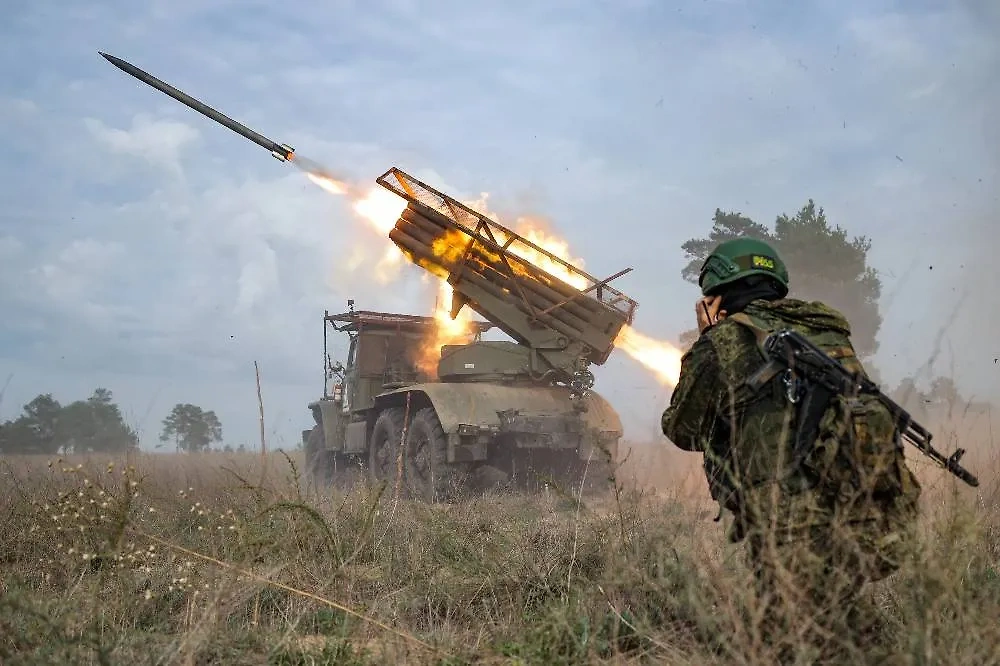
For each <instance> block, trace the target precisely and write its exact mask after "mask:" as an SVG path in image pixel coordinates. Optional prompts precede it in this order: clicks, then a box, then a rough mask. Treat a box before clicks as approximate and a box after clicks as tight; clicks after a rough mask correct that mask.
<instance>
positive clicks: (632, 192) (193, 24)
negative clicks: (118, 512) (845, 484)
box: [0, 0, 1000, 446]
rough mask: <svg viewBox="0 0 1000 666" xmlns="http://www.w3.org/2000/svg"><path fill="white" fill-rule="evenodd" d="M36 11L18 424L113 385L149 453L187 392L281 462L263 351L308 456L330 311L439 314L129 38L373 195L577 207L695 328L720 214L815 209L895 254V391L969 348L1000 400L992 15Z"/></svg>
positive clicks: (11, 161) (3, 223) (406, 272)
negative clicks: (411, 183) (394, 170)
mask: <svg viewBox="0 0 1000 666" xmlns="http://www.w3.org/2000/svg"><path fill="white" fill-rule="evenodd" d="M9 4H10V7H9V8H8V11H7V12H6V14H7V19H6V20H5V21H4V22H3V25H2V26H0V32H2V33H3V34H2V36H3V39H2V40H0V53H2V54H3V58H2V59H0V71H2V74H3V76H2V77H0V133H2V134H3V137H4V149H5V150H4V152H5V156H6V157H5V159H4V160H3V161H2V162H0V169H2V173H0V193H2V196H3V200H4V201H6V204H5V205H4V207H3V209H2V211H0V280H2V284H3V289H2V290H0V307H2V314H3V325H2V326H0V382H4V381H6V380H7V379H8V378H9V384H8V385H7V389H6V393H5V395H4V399H3V403H2V405H0V417H2V418H10V417H12V416H14V415H15V414H16V413H17V411H19V409H20V405H22V404H23V403H24V402H26V401H28V400H30V399H31V398H32V397H33V396H34V395H36V394H38V393H39V392H53V393H54V394H55V396H56V397H57V398H59V399H61V400H63V401H71V400H73V399H76V398H82V397H86V395H88V394H89V393H90V391H91V390H92V389H93V388H94V387H95V386H105V387H108V388H110V389H111V390H112V391H113V392H114V393H115V394H116V396H117V397H118V399H119V400H120V403H121V404H122V406H123V408H124V409H125V411H126V413H127V415H128V417H129V419H130V420H131V421H132V422H133V423H135V424H136V425H137V426H138V427H140V428H141V430H142V432H143V439H144V442H145V443H146V444H147V445H153V444H155V443H156V439H157V435H158V432H159V428H160V421H161V420H162V418H163V417H164V416H165V414H166V413H167V412H168V411H169V409H170V407H171V406H172V405H173V404H174V403H176V402H180V401H184V402H194V403H197V404H199V405H201V406H202V407H204V408H205V409H214V410H215V411H216V412H217V413H218V414H219V416H220V418H221V420H222V422H223V426H224V431H225V433H226V436H227V440H228V441H229V442H231V443H233V444H239V443H242V442H247V443H252V442H253V441H254V439H255V437H256V434H255V433H256V431H257V427H258V424H257V415H256V409H257V404H256V389H255V383H254V366H253V364H254V361H258V362H259V363H260V368H261V375H262V384H263V394H264V403H265V409H266V416H265V417H266V422H267V431H268V436H269V438H270V439H271V445H272V446H293V445H294V444H295V443H296V442H297V440H298V437H299V433H300V431H301V430H302V429H303V428H307V427H309V426H310V425H311V422H310V416H309V413H308V411H307V410H306V404H307V403H308V401H310V400H311V399H314V398H315V397H317V396H318V395H319V394H320V392H321V389H322V384H321V381H322V379H321V372H322V370H321V358H322V337H321V333H322V325H321V316H322V312H323V310H324V309H325V308H328V309H330V310H332V311H342V310H343V309H346V300H347V299H348V298H353V299H355V300H356V302H357V306H358V307H359V308H366V309H379V310H389V311H401V312H413V313H425V312H427V311H429V309H430V308H431V306H432V305H433V289H432V288H431V287H430V285H428V284H426V283H424V282H422V281H421V276H422V274H423V272H422V271H421V270H420V269H418V268H416V267H412V266H404V267H403V270H402V271H401V272H400V274H399V276H398V280H397V282H396V283H395V284H394V286H393V288H392V289H386V288H385V287H381V286H373V284H372V283H371V281H370V280H369V279H366V277H365V273H364V271H365V268H366V267H370V266H372V265H373V264H374V263H375V262H376V261H377V260H378V258H379V257H380V256H381V254H382V253H383V252H384V251H385V247H386V245H387V244H388V242H389V241H388V240H387V239H385V238H381V237H379V236H377V235H376V234H374V233H373V232H372V231H371V230H370V228H369V227H368V226H366V225H365V224H364V223H363V222H361V221H360V220H358V219H357V218H356V217H354V216H353V214H352V213H351V210H350V208H349V207H348V206H347V205H346V203H345V202H344V201H343V200H342V199H340V198H338V197H334V196H331V195H329V194H327V193H326V192H324V191H323V190H321V189H319V188H317V187H316V186H315V185H313V184H312V183H310V182H309V181H308V180H307V179H306V178H304V177H303V176H302V174H301V173H299V172H297V171H296V170H295V169H293V168H291V167H290V166H289V165H287V164H282V163H279V162H278V161H276V160H274V159H272V158H271V157H269V156H268V155H267V153H266V152H265V151H264V150H262V149H261V148H259V147H257V146H256V145H254V144H251V143H249V142H247V141H245V140H243V139H241V138H240V137H238V136H237V135H235V134H233V133H231V132H229V131H227V130H225V129H223V128H221V127H219V126H217V125H215V124H214V123H212V122H211V121H210V120H208V119H205V118H203V117H201V116H199V115H197V114H195V113H194V112H192V111H191V110H189V109H187V108H186V107H183V106H182V105H180V104H178V103H176V102H174V101H173V100H171V99H169V98H168V97H166V96H164V95H162V94H160V93H158V92H156V91H154V90H152V89H151V88H149V87H146V86H144V85H142V84H140V83H139V82H137V81H135V80H134V79H132V78H130V77H128V76H126V75H125V74H124V73H122V72H120V71H119V70H117V69H115V68H114V67H112V66H111V65H110V64H108V63H107V62H106V61H105V60H103V59H102V58H100V57H99V56H98V54H97V51H98V50H102V51H106V52H109V53H112V54H114V55H118V56H120V57H122V58H125V59H126V60H129V61H131V62H133V63H134V64H136V65H138V66H140V67H142V68H144V69H146V70H147V71H149V72H151V73H153V74H154V75H156V76H158V77H160V78H162V79H164V80H166V81H168V82H170V83H172V84H174V85H176V86H177V87H179V88H181V89H184V90H186V91H187V92H189V93H191V94H193V95H195V96H198V97H201V98H202V99H204V100H205V101H206V102H208V103H209V104H212V105H213V106H216V107H217V108H219V109H221V110H222V111H223V112H225V113H227V114H228V115H230V116H232V117H235V118H237V119H239V120H241V121H242V122H244V123H245V124H247V125H249V126H251V127H253V128H255V129H257V130H259V131H261V132H262V133H264V134H266V135H268V136H271V137H274V138H275V139H277V140H279V141H281V142H287V143H289V144H291V145H293V146H295V147H296V148H297V149H298V151H299V152H300V153H301V154H304V155H307V156H309V157H311V158H313V159H315V160H318V161H320V162H323V163H324V164H326V165H328V166H329V167H330V168H331V169H333V170H335V171H336V172H338V173H341V174H343V175H344V176H345V177H347V178H351V179H356V180H358V181H361V182H365V183H371V182H373V181H374V179H375V178H376V177H377V176H378V175H379V174H381V173H382V172H383V171H385V170H386V169H388V168H389V167H390V166H393V165H395V166H399V167H400V168H402V169H404V170H406V171H409V172H411V173H413V174H416V175H419V176H422V177H424V178H427V179H429V180H430V182H431V183H432V184H434V185H438V186H440V187H441V188H443V189H445V191H447V192H449V193H451V194H453V195H455V196H459V197H460V198H472V197H476V196H478V195H479V194H480V193H482V192H489V194H490V197H489V200H490V202H491V205H493V206H494V207H495V208H497V209H499V210H500V211H501V212H510V213H514V214H534V215H540V216H544V217H545V218H547V219H549V220H551V221H552V224H553V225H554V226H555V227H556V229H558V231H559V232H560V233H561V234H562V235H563V236H565V237H566V238H567V240H568V241H569V243H570V248H571V251H572V253H573V254H574V255H576V256H579V257H583V258H585V260H586V265H585V268H586V269H587V270H588V271H590V272H592V273H594V274H597V275H609V274H611V273H614V272H616V271H618V270H619V269H621V268H624V267H626V266H631V267H633V268H634V271H633V272H632V273H631V274H629V275H628V276H626V277H625V278H623V279H622V280H621V281H620V283H619V287H620V288H622V289H623V290H625V291H626V292H627V293H629V294H630V295H631V296H633V297H634V298H636V299H637V300H638V301H639V303H640V306H639V310H638V311H637V320H636V327H637V328H638V329H639V330H640V331H641V332H643V333H645V334H647V335H652V336H656V337H662V338H664V339H674V338H675V337H676V336H677V334H678V333H679V332H681V331H682V330H684V329H686V328H689V327H690V326H691V321H690V319H691V312H692V307H691V303H692V301H693V300H694V299H695V298H696V297H697V293H696V290H695V288H694V287H693V286H692V285H690V284H688V283H685V282H683V281H682V280H681V278H680V270H681V268H682V266H683V265H684V263H685V261H684V257H683V255H682V252H681V250H680V244H681V243H682V242H684V241H685V240H686V239H688V238H690V237H692V236H695V235H703V234H704V233H705V232H706V231H707V230H708V228H709V225H710V219H711V216H712V213H713V211H714V210H715V208H716V207H721V208H723V209H735V210H740V211H742V212H744V213H746V214H749V215H751V216H752V217H754V218H755V219H757V220H758V221H761V222H765V223H768V224H770V223H772V222H773V220H774V218H775V216H777V215H778V214H780V213H782V212H789V213H792V212H794V211H795V210H796V209H798V208H799V207H800V206H801V205H802V204H803V203H805V201H806V200H807V199H808V198H809V197H812V198H814V199H815V200H816V201H817V203H818V204H819V205H822V206H824V207H825V208H826V211H827V213H828V216H829V218H830V219H831V221H832V222H833V223H836V224H840V225H842V226H844V227H845V228H847V230H848V231H849V232H850V233H851V234H864V235H867V236H869V237H870V238H871V239H872V242H873V249H872V251H871V253H870V261H871V263H872V264H873V265H874V266H875V267H876V268H878V269H879V270H880V271H881V272H882V274H883V280H884V283H885V294H884V303H883V307H884V314H885V317H886V323H885V324H884V326H883V328H882V331H881V334H880V338H879V339H880V343H881V352H880V354H879V356H878V357H877V363H878V365H879V367H880V370H881V372H882V374H883V375H884V376H885V377H886V378H887V379H889V380H891V381H896V380H898V379H899V377H900V376H901V375H902V373H904V372H907V370H908V368H909V367H911V366H914V367H915V366H919V365H921V364H923V363H924V362H925V361H926V360H927V359H928V358H929V357H931V356H932V355H933V354H935V352H936V351H937V352H939V355H938V357H937V364H938V365H937V370H938V371H940V372H943V373H948V374H952V373H954V374H957V375H958V376H959V378H960V383H961V385H962V386H963V387H964V388H966V390H967V391H968V392H970V393H977V394H983V393H986V392H988V391H989V390H990V389H991V388H993V389H994V390H995V387H996V386H998V385H1000V382H998V373H1000V369H998V366H997V365H995V363H994V358H996V357H998V356H1000V342H997V340H998V336H997V334H996V333H995V331H996V330H998V328H1000V314H998V312H1000V310H998V308H997V296H995V295H994V294H995V290H994V289H993V288H992V284H998V283H1000V269H998V268H997V266H998V265H1000V263H998V262H997V260H996V255H995V253H996V252H997V249H996V244H995V243H994V242H993V241H994V238H996V236H997V232H996V222H997V213H996V211H997V204H998V193H1000V170H998V165H1000V157H998V156H1000V115H998V111H1000V91H998V88H1000V46H998V42H997V41H996V37H995V36H996V34H998V31H1000V12H998V10H997V9H993V8H991V7H990V5H991V4H993V3H991V0H964V1H961V0H958V1H955V2H944V1H942V2H931V1H930V0H905V1H902V0H901V1H899V2H884V1H880V0H864V1H862V0H854V1H852V0H809V1H802V2H796V3H787V2H779V1H778V0H767V1H764V2H754V3H749V2H743V1H740V0H691V1H681V2H667V1H664V2H654V1H652V0H615V1H596V0H591V1H589V2H569V1H567V0H560V1H550V2H527V1H525V0H511V1H509V2H505V3H486V2H482V3H470V2H458V1H452V0H434V1H431V0H427V1H426V2H422V3H418V2H416V1H415V0H396V1H394V2H375V1H374V0H369V1H365V2H360V1H357V2H348V1H333V0H330V1H328V2H323V3H319V2H312V3H305V2H293V1H291V0H289V1H286V2H282V3H274V2H263V1H260V0H242V1H241V2H236V1H235V0H170V1H169V2H168V1H166V0H151V1H149V2H146V3H134V2H126V1H125V0H104V1H101V0H91V1H90V2H87V3H82V2H69V1H68V0H63V1H62V2H57V1H55V0H49V1H48V2H39V1H37V0H36V1H35V2H24V1H19V0H15V1H14V2H11V3H9ZM359 262H360V266H359ZM963 297H964V300H962V299H963ZM956 306H960V307H957V309H956ZM338 350H339V348H335V350H334V351H338ZM598 388H599V389H600V390H601V391H602V392H604V393H605V394H606V395H608V397H609V398H610V399H611V400H612V401H613V402H614V403H615V404H616V406H618V408H619V409H620V411H621V413H622V415H623V417H624V419H625V421H626V424H627V427H628V433H627V435H629V436H631V437H634V438H647V437H651V436H654V435H655V434H656V432H657V429H658V419H659V414H660V411H661V410H662V409H663V406H664V405H665V402H666V400H667V399H668V396H669V392H668V391H667V390H666V389H664V388H663V387H660V386H659V385H658V384H657V383H656V381H655V380H654V378H653V377H652V376H651V375H650V374H648V373H646V372H644V371H643V370H642V369H641V368H640V367H639V366H638V365H637V364H635V363H634V362H633V361H631V360H630V359H628V358H627V357H625V356H624V354H622V353H617V354H615V355H614V357H613V358H612V360H611V361H610V362H609V363H608V364H607V365H606V366H605V367H603V368H600V369H599V370H598Z"/></svg>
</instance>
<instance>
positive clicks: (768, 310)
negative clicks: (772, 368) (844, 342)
mask: <svg viewBox="0 0 1000 666" xmlns="http://www.w3.org/2000/svg"><path fill="white" fill-rule="evenodd" d="M747 311H748V313H752V314H754V315H756V316H758V317H761V318H762V319H765V320H772V321H773V322H774V323H775V324H788V325H792V326H798V325H802V326H807V327H810V328H819V329H829V330H835V331H839V332H841V333H844V334H846V335H850V334H851V323H850V322H849V321H848V319H847V317H845V316H844V314H843V313H842V312H841V311H840V310H838V309H837V308H835V307H833V306H832V305H830V304H829V303H824V302H823V301H805V300H802V299H798V298H782V299H780V300H776V301H763V300H761V301H754V302H753V303H752V304H751V305H750V306H748V307H747Z"/></svg>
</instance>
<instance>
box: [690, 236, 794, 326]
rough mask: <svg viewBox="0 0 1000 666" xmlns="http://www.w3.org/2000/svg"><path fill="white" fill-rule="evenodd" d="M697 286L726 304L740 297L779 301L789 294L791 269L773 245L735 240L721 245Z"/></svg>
mask: <svg viewBox="0 0 1000 666" xmlns="http://www.w3.org/2000/svg"><path fill="white" fill-rule="evenodd" d="M698 286H700V287H701V293H702V294H704V295H705V296H722V297H723V301H726V300H730V299H732V298H733V297H734V296H735V295H740V294H742V295H747V294H750V295H753V296H754V297H755V298H766V299H768V300H776V299H779V298H784V297H785V296H786V295H787V294H788V269H787V268H786V267H785V262H784V261H782V260H781V257H780V256H779V255H778V252H777V250H775V249H774V248H773V247H772V246H771V245H770V244H768V243H765V242H764V241H762V240H757V239H756V238H747V237H743V238H734V239H732V240H727V241H725V242H723V243H720V244H719V245H718V246H716V248H715V249H714V250H712V253H711V254H709V255H708V258H706V259H705V263H704V264H702V266H701V274H700V275H699V276H698ZM739 300H744V299H742V298H741V299H739ZM723 307H725V306H723ZM730 312H732V310H730Z"/></svg>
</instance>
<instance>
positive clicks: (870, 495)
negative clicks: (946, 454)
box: [661, 238, 920, 641]
mask: <svg viewBox="0 0 1000 666" xmlns="http://www.w3.org/2000/svg"><path fill="white" fill-rule="evenodd" d="M788 281H789V280H788V272H787V270H786V268H785V265H784V263H783V262H782V260H781V257H779V256H778V253H777V252H776V251H775V250H774V248H772V247H771V246H769V245H768V244H767V243H764V242H762V241H759V240H755V239H751V238H738V239H735V240H730V241H726V242H724V243H721V244H720V245H719V246H718V247H716V248H715V250H714V251H713V252H712V253H711V254H710V255H709V257H708V258H707V259H706V261H705V263H704V265H703V266H702V269H701V275H700V277H699V286H700V287H701V291H702V294H703V296H704V297H703V298H702V299H699V301H698V302H697V303H696V306H695V308H696V314H697V319H698V328H699V330H700V336H699V338H698V339H697V341H695V343H694V344H693V346H692V347H691V349H690V350H688V352H687V353H686V354H685V355H684V358H683V360H682V364H681V374H680V378H679V381H678V383H677V386H676V388H675V389H674V392H673V395H672V396H671V400H670V406H669V407H668V408H667V409H666V411H664V412H663V416H662V423H661V425H662V429H663V434H664V435H666V436H667V438H668V439H670V441H671V442H673V443H674V444H675V445H676V446H677V447H679V448H681V449H683V450H685V451H700V452H702V453H703V454H704V468H705V473H706V476H707V478H708V483H709V488H710V490H711V493H712V497H713V498H714V499H715V500H716V501H717V502H719V505H720V512H719V517H717V518H716V520H719V519H720V518H721V516H722V514H723V509H725V510H727V511H728V512H730V513H731V514H732V516H733V523H732V526H731V528H730V532H729V536H730V540H731V541H732V542H739V541H743V540H745V541H746V543H747V546H748V555H749V557H750V564H751V567H752V569H753V571H754V574H755V577H756V581H757V589H758V592H759V594H760V595H761V597H760V600H759V601H760V603H764V604H766V605H767V606H768V610H767V612H766V613H765V618H767V622H768V623H769V625H770V626H769V627H768V630H769V631H770V632H771V633H772V634H773V636H774V637H780V636H782V635H785V634H786V633H790V632H789V630H790V629H791V627H789V626H787V625H786V626H785V627H782V626H781V625H782V624H784V620H785V619H788V620H790V621H792V622H795V623H796V624H798V625H799V626H802V624H801V623H802V622H803V621H805V623H806V624H811V623H812V622H815V623H816V624H812V626H813V627H816V626H819V627H820V628H821V632H820V634H821V636H820V637H819V640H821V641H822V640H823V638H822V636H826V638H827V640H829V638H830V636H831V635H832V636H833V637H835V638H834V640H840V639H839V638H836V637H838V636H839V637H841V638H842V637H843V631H842V630H843V629H848V628H853V629H855V630H864V629H865V628H866V627H869V626H870V625H869V624H867V623H868V622H871V621H872V620H873V616H872V614H871V613H870V612H865V609H864V608H863V604H862V601H863V600H862V598H861V595H860V592H861V590H862V587H863V585H864V583H865V582H866V581H871V580H879V579H881V578H884V577H886V576H887V575H889V574H890V573H892V572H893V571H895V570H896V569H897V568H898V567H899V563H900V562H899V561H900V557H901V556H902V552H903V550H904V548H905V547H906V546H907V545H908V543H909V537H910V535H911V534H912V528H913V526H914V522H915V519H916V515H917V499H918V497H919V495H920V486H919V484H918V483H917V480H916V478H915V477H914V476H913V475H912V474H911V472H910V470H909V469H908V468H907V467H906V464H905V461H904V459H903V455H904V454H903V451H902V447H901V445H900V443H899V438H898V432H897V429H896V425H895V424H894V423H893V421H892V417H891V415H890V414H889V412H888V411H887V410H886V409H885V407H884V406H882V405H881V404H880V403H878V402H877V398H876V397H875V396H862V397H860V398H857V399H849V398H844V397H836V398H834V400H833V401H832V402H830V403H828V405H829V406H827V405H821V406H820V409H822V410H823V413H822V418H821V420H820V427H819V429H818V432H815V433H814V435H815V436H814V437H810V438H809V439H811V440H812V441H811V442H809V446H807V447H806V449H807V451H808V453H807V455H806V456H805V458H804V459H802V460H801V461H798V460H795V459H794V456H793V446H794V444H795V437H796V424H797V423H798V421H799V419H800V418H805V416H806V415H804V414H803V415H800V414H798V413H797V410H798V408H799V406H800V405H801V404H802V403H803V402H805V401H804V400H802V399H801V396H802V394H801V393H795V392H793V390H792V389H795V388H796V387H795V386H793V385H792V384H790V383H789V378H788V376H787V375H782V374H778V375H776V376H774V377H773V378H772V379H771V380H769V382H768V383H767V384H765V385H764V386H763V388H760V389H759V390H758V391H757V392H754V391H752V390H751V389H750V388H749V387H748V386H746V385H745V384H744V382H745V380H746V379H748V378H749V377H750V376H751V375H752V374H753V373H754V372H755V371H756V370H758V369H759V368H760V367H761V366H762V365H763V364H764V357H763V355H762V353H761V351H760V348H759V340H761V339H762V338H763V336H764V335H766V334H767V333H769V332H772V331H775V330H780V329H792V330H795V331H798V332H800V333H801V334H803V335H804V336H806V337H807V338H809V339H810V340H811V341H812V342H813V343H814V344H816V345H817V346H819V347H820V348H822V349H823V350H824V351H826V352H827V353H828V354H829V355H831V356H832V357H833V358H836V359H838V360H839V361H840V362H841V363H843V364H844V365H845V366H847V367H848V369H850V370H853V371H856V372H862V373H863V372H864V369H863V367H862V365H861V363H860V361H859V360H858V359H857V357H856V356H855V354H854V350H853V348H852V346H851V341H850V333H851V329H850V324H849V323H848V321H847V320H846V319H845V318H844V316H843V315H842V314H841V313H839V312H838V311H837V310H835V309H833V308H831V307H829V306H827V305H825V304H823V303H820V302H805V301H802V300H797V299H793V298H787V294H788ZM799 389H800V390H802V391H808V390H809V387H808V386H803V387H799ZM790 399H792V400H794V401H790ZM818 416H819V415H817V417H818ZM796 618H797V619H796ZM810 620H811V621H812V622H811V621H810ZM771 623H777V624H778V626H775V625H774V624H771ZM824 628H825V631H822V629H824ZM831 632H832V633H831Z"/></svg>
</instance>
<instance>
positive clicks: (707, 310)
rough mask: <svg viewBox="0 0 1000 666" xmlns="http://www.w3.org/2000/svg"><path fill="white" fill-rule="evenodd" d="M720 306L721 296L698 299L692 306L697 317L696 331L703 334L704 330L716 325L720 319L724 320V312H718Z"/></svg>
mask: <svg viewBox="0 0 1000 666" xmlns="http://www.w3.org/2000/svg"><path fill="white" fill-rule="evenodd" d="M721 306H722V297H721V296H706V297H704V298H699V299H698V301H697V302H696V303H695V305H694V311H695V314H696V316H697V317H698V331H699V332H701V333H704V332H705V329H706V328H708V327H709V326H712V325H713V324H716V323H718V322H719V320H721V319H725V317H726V311H725V310H719V308H720V307H721Z"/></svg>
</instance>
